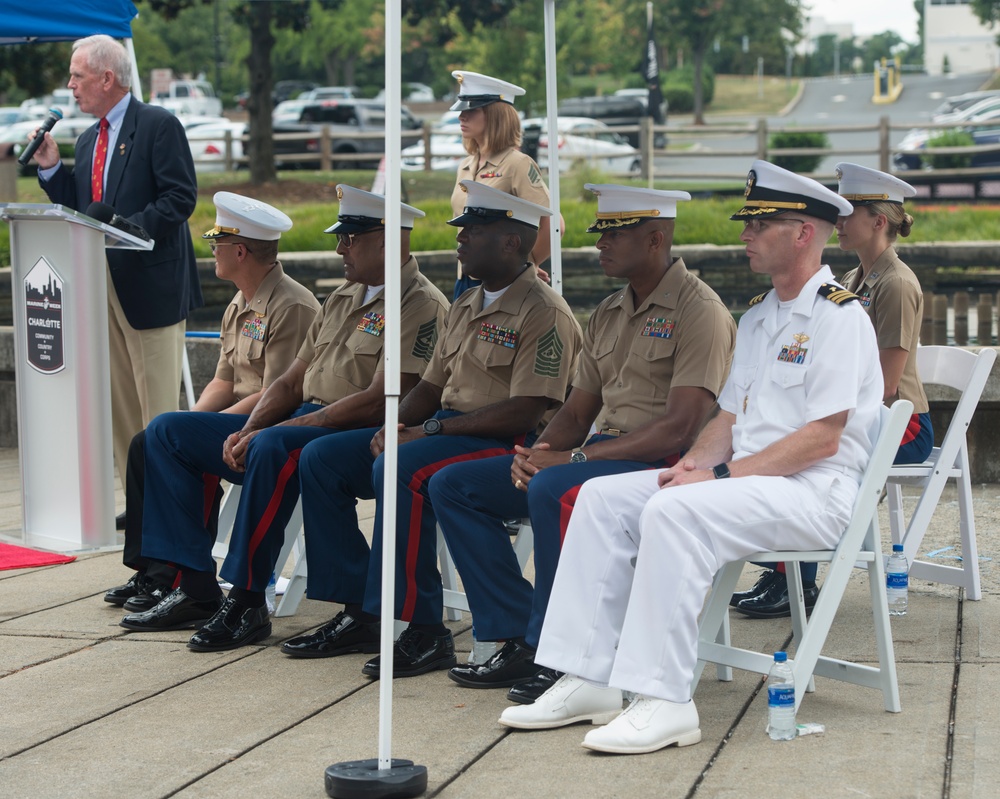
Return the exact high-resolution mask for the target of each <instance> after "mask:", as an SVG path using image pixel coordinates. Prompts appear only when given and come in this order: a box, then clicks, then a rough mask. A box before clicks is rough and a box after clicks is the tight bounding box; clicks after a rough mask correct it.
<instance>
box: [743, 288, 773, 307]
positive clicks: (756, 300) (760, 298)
mask: <svg viewBox="0 0 1000 799" xmlns="http://www.w3.org/2000/svg"><path fill="white" fill-rule="evenodd" d="M770 293H771V290H770V289H768V290H767V291H765V292H764V293H763V294H758V295H757V296H756V297H754V298H753V299H752V300H750V302H748V303H747V307H748V308H753V307H754V306H755V305H756V304H757V303H759V302H763V301H764V298H765V297H766V296H767V295H768V294H770Z"/></svg>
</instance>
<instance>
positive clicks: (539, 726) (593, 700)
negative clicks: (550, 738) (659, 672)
mask: <svg viewBox="0 0 1000 799" xmlns="http://www.w3.org/2000/svg"><path fill="white" fill-rule="evenodd" d="M621 710H622V692H621V691H619V690H618V689H617V688H598V687H597V686H596V685H591V684H590V683H588V682H585V681H584V680H581V679H580V678H579V677H574V676H572V675H570V674H564V675H563V676H562V677H560V678H559V679H558V680H556V682H555V683H553V685H552V687H551V688H549V690H547V691H546V692H545V693H544V694H542V695H541V696H540V697H538V699H536V700H535V701H534V702H533V703H532V704H530V705H514V706H513V707H509V708H507V709H506V710H505V711H504V712H503V714H502V715H501V716H500V723H501V724H503V725H504V726H505V727H514V728H515V729H518V730H548V729H552V728H553V727H565V726H566V725H567V724H576V723H577V722H580V721H589V722H590V723H591V724H607V723H608V722H609V721H611V720H612V719H613V718H614V717H615V716H617V715H618V714H619V713H621Z"/></svg>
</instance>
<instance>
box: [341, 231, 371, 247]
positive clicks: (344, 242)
mask: <svg viewBox="0 0 1000 799" xmlns="http://www.w3.org/2000/svg"><path fill="white" fill-rule="evenodd" d="M374 232H375V231H372V230H362V231H361V232H360V233H338V234H337V242H338V243H339V244H340V246H341V247H343V248H344V249H345V250H349V249H351V247H353V246H354V240H355V239H356V238H358V236H364V235H365V234H366V233H374Z"/></svg>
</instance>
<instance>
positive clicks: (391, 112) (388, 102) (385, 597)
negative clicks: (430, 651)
mask: <svg viewBox="0 0 1000 799" xmlns="http://www.w3.org/2000/svg"><path fill="white" fill-rule="evenodd" d="M401 26H402V20H401V16H400V0H389V2H388V3H386V7H385V167H386V168H385V183H386V191H385V342H384V348H383V352H384V354H385V455H384V457H385V470H384V474H385V485H384V486H383V488H382V641H381V652H382V656H381V659H380V664H381V665H380V666H379V736H378V742H379V743H378V765H379V768H380V769H387V768H389V766H390V764H391V760H392V676H393V675H392V645H393V634H392V633H393V617H394V615H395V585H396V463H397V460H396V456H397V452H398V447H399V442H398V436H397V430H396V427H397V422H398V419H399V390H400V389H399V387H400V379H399V314H400V304H401V302H400V296H399V294H400V284H399V264H400V256H401V253H400V246H399V223H400V213H399V203H400V186H401V185H402V184H401V183H400V151H401V150H402V147H401V145H400V139H401V137H400V132H399V130H400V115H401V111H400V105H401V104H402V101H401V91H402V85H401V82H402V81H401V77H400V75H401V56H400V52H401V50H402V47H401V46H400V44H401V40H402V37H401V35H400V29H401Z"/></svg>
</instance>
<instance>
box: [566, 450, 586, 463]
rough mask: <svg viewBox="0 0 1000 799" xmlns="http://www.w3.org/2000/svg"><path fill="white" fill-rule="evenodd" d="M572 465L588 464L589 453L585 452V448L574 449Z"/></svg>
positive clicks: (571, 454) (570, 457)
mask: <svg viewBox="0 0 1000 799" xmlns="http://www.w3.org/2000/svg"><path fill="white" fill-rule="evenodd" d="M569 462H570V463H586V462H587V453H586V452H584V451H583V447H577V448H576V449H574V450H573V451H572V452H571V453H570V456H569Z"/></svg>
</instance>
